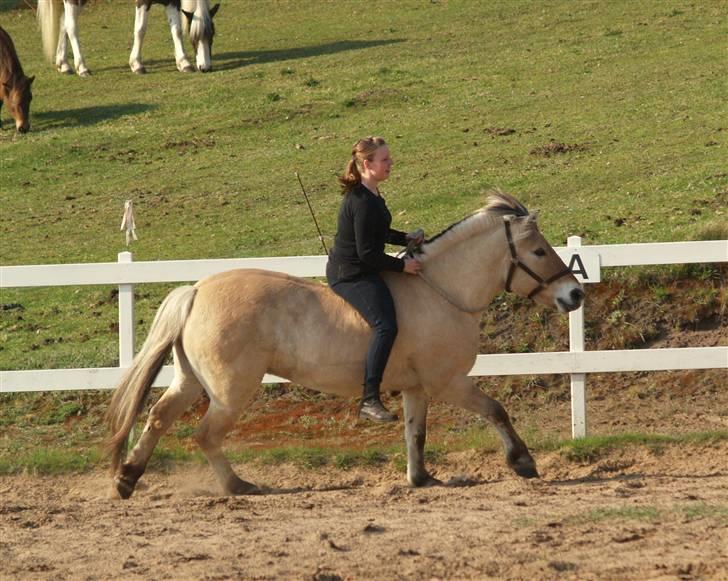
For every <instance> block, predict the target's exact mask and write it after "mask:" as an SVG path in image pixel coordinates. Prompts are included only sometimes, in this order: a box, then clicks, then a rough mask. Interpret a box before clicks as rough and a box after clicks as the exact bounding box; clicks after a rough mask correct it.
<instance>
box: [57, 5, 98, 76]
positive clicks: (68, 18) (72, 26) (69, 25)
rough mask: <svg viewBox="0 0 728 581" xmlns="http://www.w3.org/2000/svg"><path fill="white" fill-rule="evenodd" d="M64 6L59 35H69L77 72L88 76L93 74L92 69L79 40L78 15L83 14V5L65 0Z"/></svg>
mask: <svg viewBox="0 0 728 581" xmlns="http://www.w3.org/2000/svg"><path fill="white" fill-rule="evenodd" d="M63 6H64V10H63V22H62V23H61V31H60V34H59V36H63V37H64V38H65V36H66V35H68V40H69V41H70V42H71V49H73V64H74V66H75V68H76V73H78V75H79V76H80V77H88V76H89V75H90V74H91V71H89V70H88V67H87V66H86V63H85V61H84V58H83V54H82V53H81V43H80V42H79V40H78V16H79V14H81V5H80V4H72V3H71V2H70V1H69V0H64V2H63ZM64 28H65V31H64ZM63 45H64V46H63V48H64V51H63V57H62V61H63V62H65V60H66V51H65V48H66V47H65V42H64V43H63ZM59 46H60V41H59ZM61 72H63V71H61Z"/></svg>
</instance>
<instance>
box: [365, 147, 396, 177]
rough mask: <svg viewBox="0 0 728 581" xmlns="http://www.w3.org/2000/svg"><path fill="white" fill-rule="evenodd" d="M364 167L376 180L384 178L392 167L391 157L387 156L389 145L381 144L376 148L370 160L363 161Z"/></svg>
mask: <svg viewBox="0 0 728 581" xmlns="http://www.w3.org/2000/svg"><path fill="white" fill-rule="evenodd" d="M364 168H365V169H366V170H367V171H368V173H369V177H370V178H371V179H373V180H375V181H377V182H383V181H384V180H386V179H387V178H388V177H389V172H390V171H391V169H392V158H391V157H389V147H387V146H386V145H382V146H381V147H380V148H378V149H377V151H376V152H375V153H374V157H373V158H372V160H371V161H369V160H366V161H365V162H364Z"/></svg>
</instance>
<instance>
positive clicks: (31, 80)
mask: <svg viewBox="0 0 728 581" xmlns="http://www.w3.org/2000/svg"><path fill="white" fill-rule="evenodd" d="M33 81H35V75H33V76H32V77H28V85H32V84H33Z"/></svg>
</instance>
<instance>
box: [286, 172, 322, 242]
mask: <svg viewBox="0 0 728 581" xmlns="http://www.w3.org/2000/svg"><path fill="white" fill-rule="evenodd" d="M294 173H295V174H296V177H297V178H298V183H299V184H301V191H302V192H303V197H304V198H306V204H307V205H308V211H309V212H311V218H313V223H314V224H316V230H317V231H318V235H319V240H321V245H322V246H323V247H324V252H325V253H326V256H328V255H329V250H328V248H326V243H325V242H324V235H323V234H322V233H321V228H319V225H318V221H317V220H316V214H314V213H313V208H312V207H311V202H310V201H309V199H308V195H307V194H306V189H305V188H304V187H303V182H302V181H301V176H300V175H298V172H294Z"/></svg>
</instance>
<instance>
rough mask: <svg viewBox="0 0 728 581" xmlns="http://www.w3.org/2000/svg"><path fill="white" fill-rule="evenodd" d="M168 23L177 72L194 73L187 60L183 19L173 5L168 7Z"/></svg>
mask: <svg viewBox="0 0 728 581" xmlns="http://www.w3.org/2000/svg"><path fill="white" fill-rule="evenodd" d="M167 21H168V22H169V30H170V32H171V33H172V42H173V43H174V60H175V62H176V63H177V70H178V71H180V72H182V73H193V72H194V71H195V69H194V67H193V66H192V65H191V64H190V61H188V60H187V56H186V55H185V49H184V43H183V42H182V17H181V16H180V11H179V10H178V8H177V7H175V6H173V5H172V4H170V5H168V6H167Z"/></svg>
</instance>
